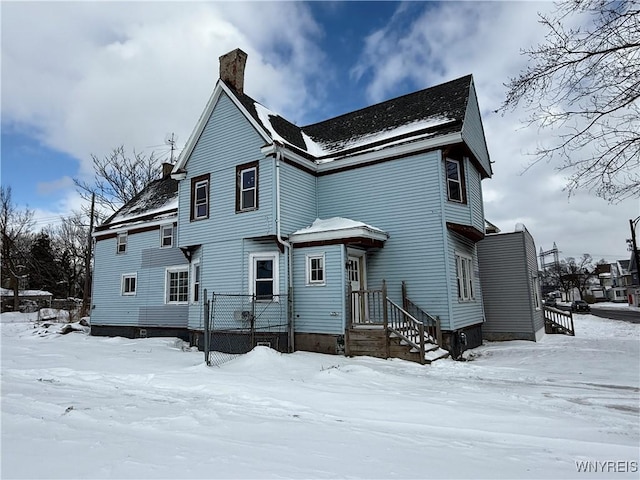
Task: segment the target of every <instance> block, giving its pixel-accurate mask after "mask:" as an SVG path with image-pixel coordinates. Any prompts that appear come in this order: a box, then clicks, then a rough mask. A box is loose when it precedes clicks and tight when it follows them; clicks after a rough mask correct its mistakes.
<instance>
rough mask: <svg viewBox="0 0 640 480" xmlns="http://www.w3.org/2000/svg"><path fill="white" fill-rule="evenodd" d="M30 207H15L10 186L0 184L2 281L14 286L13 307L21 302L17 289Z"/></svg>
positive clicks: (29, 230) (23, 263)
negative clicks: (0, 185)
mask: <svg viewBox="0 0 640 480" xmlns="http://www.w3.org/2000/svg"><path fill="white" fill-rule="evenodd" d="M34 224H35V222H34V219H33V211H32V210H29V209H28V208H25V209H18V207H16V205H15V204H14V203H13V199H12V198H11V187H4V186H2V187H0V240H1V242H2V245H1V250H2V281H3V283H4V282H5V281H7V286H8V287H9V288H11V289H12V290H13V308H14V311H17V310H18V306H19V303H20V300H19V296H18V290H19V288H20V278H21V276H22V271H23V269H25V268H26V264H27V261H28V253H29V249H30V246H31V245H30V243H31V237H32V229H33V226H34Z"/></svg>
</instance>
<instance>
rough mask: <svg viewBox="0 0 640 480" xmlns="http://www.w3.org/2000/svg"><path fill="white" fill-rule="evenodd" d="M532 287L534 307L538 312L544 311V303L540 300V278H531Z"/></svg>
mask: <svg viewBox="0 0 640 480" xmlns="http://www.w3.org/2000/svg"><path fill="white" fill-rule="evenodd" d="M531 283H532V285H531V287H532V288H533V305H534V307H535V309H536V311H537V310H541V309H542V301H541V299H540V278H539V277H538V276H533V277H532V278H531Z"/></svg>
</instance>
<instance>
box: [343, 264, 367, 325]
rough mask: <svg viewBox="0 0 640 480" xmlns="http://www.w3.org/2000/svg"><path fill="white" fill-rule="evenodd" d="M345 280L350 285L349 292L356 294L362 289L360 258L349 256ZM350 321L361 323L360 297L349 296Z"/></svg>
mask: <svg viewBox="0 0 640 480" xmlns="http://www.w3.org/2000/svg"><path fill="white" fill-rule="evenodd" d="M347 279H348V281H349V284H350V285H351V291H352V292H356V291H358V290H360V289H361V288H362V270H361V268H360V257H353V256H351V255H349V258H348V260H347ZM350 301H351V321H352V322H353V323H363V319H362V318H361V314H362V296H360V295H358V294H355V293H352V294H351V299H350Z"/></svg>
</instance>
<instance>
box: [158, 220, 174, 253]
mask: <svg viewBox="0 0 640 480" xmlns="http://www.w3.org/2000/svg"><path fill="white" fill-rule="evenodd" d="M170 247H173V225H163V226H162V227H160V248H170Z"/></svg>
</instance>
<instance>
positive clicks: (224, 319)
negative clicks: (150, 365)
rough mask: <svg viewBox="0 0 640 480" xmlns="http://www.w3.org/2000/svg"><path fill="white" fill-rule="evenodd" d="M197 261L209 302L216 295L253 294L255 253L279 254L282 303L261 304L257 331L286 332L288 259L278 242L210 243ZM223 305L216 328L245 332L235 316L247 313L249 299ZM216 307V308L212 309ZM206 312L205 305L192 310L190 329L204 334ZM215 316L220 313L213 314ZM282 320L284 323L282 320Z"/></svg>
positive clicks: (235, 240) (225, 241) (240, 299)
mask: <svg viewBox="0 0 640 480" xmlns="http://www.w3.org/2000/svg"><path fill="white" fill-rule="evenodd" d="M198 252H199V254H198V256H197V258H198V259H199V260H200V284H201V291H204V289H206V290H207V294H208V296H209V299H211V296H212V295H213V294H214V293H216V294H230V295H245V296H246V295H248V294H249V261H250V255H251V254H252V253H277V255H278V257H277V259H278V270H279V272H278V273H279V275H278V276H279V278H278V281H279V283H278V286H279V289H280V295H281V296H282V297H281V299H280V302H273V303H272V304H267V303H263V302H257V303H256V306H255V312H256V329H258V330H260V329H262V330H266V331H285V330H286V326H283V323H284V324H285V325H286V308H287V304H286V302H287V298H286V295H287V282H288V280H287V263H286V262H287V259H286V256H285V255H282V254H280V251H279V250H278V248H277V246H276V244H275V242H273V241H258V240H250V239H242V238H236V239H231V240H223V241H219V242H207V244H206V245H204V246H203V247H201V249H199V251H198ZM224 302H226V303H222V302H221V303H219V304H218V305H216V308H217V314H218V317H217V321H216V322H215V326H216V328H222V327H225V328H242V327H243V326H244V327H246V325H243V324H242V320H241V319H240V318H235V317H234V316H233V312H234V311H236V310H238V311H242V310H247V309H250V307H248V306H247V302H248V297H245V298H244V299H243V298H231V297H229V298H228V299H226V300H224ZM213 308H214V306H213V305H212V309H213ZM203 313H204V309H203V307H202V302H200V303H198V304H192V305H191V306H190V310H189V328H190V329H194V330H202V329H203V326H204V323H203V318H204V317H203ZM213 313H214V315H215V314H216V312H213ZM280 316H282V317H283V319H280Z"/></svg>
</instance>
